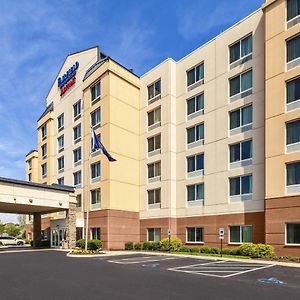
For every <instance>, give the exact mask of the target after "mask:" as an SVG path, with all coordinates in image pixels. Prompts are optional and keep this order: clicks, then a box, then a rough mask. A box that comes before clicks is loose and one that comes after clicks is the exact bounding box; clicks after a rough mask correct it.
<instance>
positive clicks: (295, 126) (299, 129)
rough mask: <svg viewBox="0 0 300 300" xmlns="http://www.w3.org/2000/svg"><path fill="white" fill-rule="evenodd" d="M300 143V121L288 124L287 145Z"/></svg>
mask: <svg viewBox="0 0 300 300" xmlns="http://www.w3.org/2000/svg"><path fill="white" fill-rule="evenodd" d="M299 142H300V120H298V121H294V122H290V123H287V124H286V144H287V145H290V144H295V143H299Z"/></svg>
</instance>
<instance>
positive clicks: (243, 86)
mask: <svg viewBox="0 0 300 300" xmlns="http://www.w3.org/2000/svg"><path fill="white" fill-rule="evenodd" d="M229 87H230V97H233V96H235V95H238V94H241V93H243V92H246V91H249V90H251V89H252V70H249V71H246V72H244V73H241V74H239V75H237V76H235V77H233V78H231V79H229Z"/></svg>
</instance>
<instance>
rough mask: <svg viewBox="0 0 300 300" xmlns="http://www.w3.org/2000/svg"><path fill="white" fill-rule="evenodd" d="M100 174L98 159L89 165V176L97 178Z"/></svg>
mask: <svg viewBox="0 0 300 300" xmlns="http://www.w3.org/2000/svg"><path fill="white" fill-rule="evenodd" d="M100 176H101V166H100V161H98V162H96V163H94V164H92V165H91V178H92V179H94V178H99V177H100Z"/></svg>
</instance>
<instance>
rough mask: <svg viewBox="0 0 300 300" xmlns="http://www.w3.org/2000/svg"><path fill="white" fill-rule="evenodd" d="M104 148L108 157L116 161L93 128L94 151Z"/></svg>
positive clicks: (103, 150)
mask: <svg viewBox="0 0 300 300" xmlns="http://www.w3.org/2000/svg"><path fill="white" fill-rule="evenodd" d="M97 150H102V152H103V154H104V155H105V156H106V157H107V158H108V160H109V161H116V159H114V158H113V157H112V156H111V155H110V154H109V153H108V151H107V150H106V148H105V147H104V145H103V144H102V143H101V141H100V139H99V137H98V136H97V135H96V133H95V130H94V129H93V128H92V151H97Z"/></svg>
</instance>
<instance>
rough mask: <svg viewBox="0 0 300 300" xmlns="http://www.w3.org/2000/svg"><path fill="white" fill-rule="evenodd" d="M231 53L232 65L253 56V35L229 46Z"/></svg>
mask: <svg viewBox="0 0 300 300" xmlns="http://www.w3.org/2000/svg"><path fill="white" fill-rule="evenodd" d="M229 53H230V63H231V64H232V63H233V62H236V61H238V60H240V59H243V58H245V57H247V56H249V55H250V54H252V34H250V35H248V36H246V37H244V38H242V39H241V40H239V41H237V42H235V43H234V44H233V45H231V46H229Z"/></svg>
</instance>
